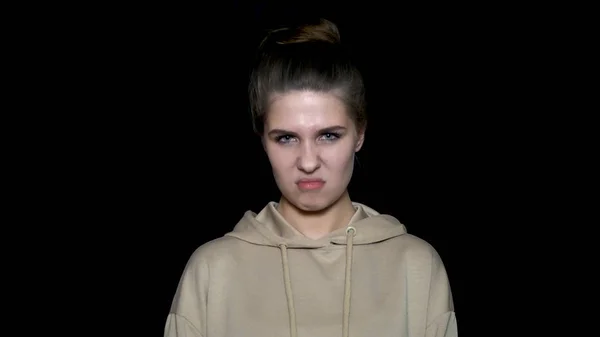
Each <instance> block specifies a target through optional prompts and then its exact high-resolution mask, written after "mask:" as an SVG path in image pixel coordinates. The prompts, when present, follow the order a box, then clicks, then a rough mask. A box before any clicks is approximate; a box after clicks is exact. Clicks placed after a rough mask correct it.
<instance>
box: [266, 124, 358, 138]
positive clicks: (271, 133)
mask: <svg viewBox="0 0 600 337" xmlns="http://www.w3.org/2000/svg"><path fill="white" fill-rule="evenodd" d="M346 130H347V128H346V127H344V126H341V125H335V126H329V127H326V128H323V129H320V130H319V131H318V133H334V132H343V131H346ZM282 134H286V135H296V133H295V132H292V131H288V130H284V129H273V130H271V131H269V133H268V135H269V136H274V135H282Z"/></svg>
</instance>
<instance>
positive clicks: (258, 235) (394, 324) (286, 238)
mask: <svg viewBox="0 0 600 337" xmlns="http://www.w3.org/2000/svg"><path fill="white" fill-rule="evenodd" d="M354 206H355V208H356V210H357V211H356V213H355V214H354V216H353V218H352V220H351V221H350V224H349V225H348V227H347V228H343V229H340V230H337V231H334V232H332V233H331V234H330V235H329V236H327V237H325V238H322V239H319V240H312V239H309V238H307V237H305V236H303V235H302V234H301V233H300V232H298V231H297V230H296V229H295V228H294V227H292V226H291V225H290V224H288V223H287V222H286V221H285V220H284V219H283V217H282V216H281V215H280V214H279V213H278V211H277V209H276V207H277V204H276V203H274V202H271V203H269V204H268V205H267V206H266V207H265V208H264V209H263V210H262V211H261V212H260V213H259V214H258V215H257V214H255V213H252V212H250V211H248V212H246V214H244V216H243V218H242V219H241V220H240V221H239V223H238V224H237V225H236V226H235V228H234V229H233V231H232V232H230V233H228V234H226V235H225V236H224V237H222V238H219V239H216V240H213V241H211V242H208V243H206V244H204V245H202V246H201V247H199V248H198V249H197V250H196V251H195V252H194V253H193V254H192V256H191V257H190V259H189V262H188V264H187V266H186V267H185V270H184V272H183V275H182V277H181V280H180V283H179V286H178V288H177V291H176V294H175V297H174V300H173V304H172V307H171V312H170V313H169V315H168V317H167V320H166V326H165V332H164V336H165V337H200V336H201V337H288V336H289V337H335V336H342V337H348V336H352V337H401V336H406V337H408V336H410V337H420V336H424V337H425V336H426V337H434V336H435V337H441V336H445V337H450V336H457V325H456V318H455V315H454V308H453V303H452V294H451V291H450V286H449V283H448V278H447V275H446V270H445V268H444V265H443V263H442V261H441V259H440V257H439V255H438V254H437V252H436V251H435V250H434V248H433V247H432V246H431V245H429V244H428V243H426V242H425V241H423V240H421V239H419V238H417V237H415V236H413V235H410V234H407V233H406V230H405V227H404V225H402V224H401V223H400V222H398V220H396V219H395V218H393V217H391V216H389V215H381V214H379V213H377V212H376V211H374V210H373V209H371V208H369V207H367V206H365V205H362V204H359V203H354Z"/></svg>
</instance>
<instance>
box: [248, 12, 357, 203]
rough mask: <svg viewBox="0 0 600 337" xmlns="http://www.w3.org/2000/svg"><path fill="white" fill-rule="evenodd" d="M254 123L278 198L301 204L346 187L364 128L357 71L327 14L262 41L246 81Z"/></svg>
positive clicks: (331, 198)
mask: <svg viewBox="0 0 600 337" xmlns="http://www.w3.org/2000/svg"><path fill="white" fill-rule="evenodd" d="M250 103H251V107H252V116H253V123H254V130H255V131H256V132H257V133H258V134H259V135H260V136H261V138H262V141H263V144H264V148H265V151H266V153H267V156H268V157H269V161H270V163H271V167H272V169H273V173H274V176H275V181H276V183H277V185H278V187H279V189H280V191H281V192H282V195H283V197H284V198H285V199H286V200H287V201H288V202H290V203H291V204H293V205H294V206H296V207H298V208H299V209H302V210H306V211H316V210H321V209H324V208H326V207H329V206H330V205H332V204H333V203H335V202H336V201H337V200H338V199H339V198H340V197H341V196H342V195H343V194H344V192H346V189H347V186H348V183H349V182H350V179H351V176H352V172H353V168H354V154H355V152H357V151H359V150H360V148H361V147H362V144H363V140H364V133H365V128H366V116H365V95H364V86H363V81H362V78H361V75H360V73H359V71H358V70H357V69H356V67H355V66H354V65H353V64H352V62H351V60H350V58H349V57H348V55H347V53H346V51H345V49H344V48H343V47H342V46H341V44H340V36H339V32H338V29H337V27H336V26H335V25H334V24H333V23H331V22H329V21H326V20H320V22H318V23H316V24H307V25H303V26H299V27H292V28H285V29H279V30H276V31H273V32H271V33H270V34H269V35H268V36H267V37H266V38H265V39H264V40H263V42H262V43H261V45H260V49H259V59H258V62H257V64H256V66H255V68H254V69H253V72H252V76H251V82H250Z"/></svg>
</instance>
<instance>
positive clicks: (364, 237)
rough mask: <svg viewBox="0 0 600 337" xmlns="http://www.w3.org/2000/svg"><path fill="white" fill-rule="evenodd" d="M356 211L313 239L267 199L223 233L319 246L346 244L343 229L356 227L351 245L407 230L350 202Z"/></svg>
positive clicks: (271, 242) (251, 239) (298, 245)
mask: <svg viewBox="0 0 600 337" xmlns="http://www.w3.org/2000/svg"><path fill="white" fill-rule="evenodd" d="M352 204H353V206H354V208H355V209H356V212H355V213H354V215H353V216H352V218H351V219H350V221H349V223H348V225H347V226H346V227H344V228H340V229H337V230H335V231H333V232H331V233H329V234H328V235H327V236H325V237H323V238H321V239H318V240H314V239H310V238H308V237H306V236H304V235H303V234H302V233H300V232H299V231H298V230H297V229H296V228H294V227H293V226H292V225H290V224H289V223H288V222H287V221H286V220H285V219H284V218H283V216H282V215H281V213H279V211H277V205H278V204H277V203H276V202H269V203H268V204H267V205H266V206H265V207H264V208H263V209H262V210H261V211H260V213H258V214H255V213H253V212H252V211H247V212H246V213H245V214H244V216H243V217H242V219H241V220H240V221H239V222H238V224H237V225H236V226H235V228H234V229H233V231H232V232H230V233H228V234H226V236H231V237H235V238H238V239H240V240H244V241H247V242H250V243H254V244H259V245H268V246H278V245H280V244H285V245H286V246H288V247H289V248H319V247H325V246H328V245H331V244H340V245H345V244H346V229H347V228H348V226H352V227H354V228H355V230H356V234H355V237H354V244H355V245H361V244H370V243H376V242H379V241H383V240H386V239H389V238H392V237H395V236H399V235H402V234H405V233H406V228H405V227H404V225H403V224H401V223H400V222H399V221H398V220H397V219H396V218H394V217H392V216H389V215H382V214H379V213H378V212H377V211H375V210H374V209H372V208H369V207H368V206H366V205H363V204H360V203H356V202H353V203H352Z"/></svg>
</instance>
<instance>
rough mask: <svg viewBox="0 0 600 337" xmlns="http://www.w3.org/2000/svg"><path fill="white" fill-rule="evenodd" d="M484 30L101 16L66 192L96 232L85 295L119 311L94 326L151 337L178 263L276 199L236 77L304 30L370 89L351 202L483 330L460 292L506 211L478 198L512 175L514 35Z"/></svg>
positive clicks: (449, 24) (333, 9)
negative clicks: (412, 252)
mask: <svg viewBox="0 0 600 337" xmlns="http://www.w3.org/2000/svg"><path fill="white" fill-rule="evenodd" d="M498 15H499V14H498V12H497V11H495V10H494V9H493V8H489V7H487V8H476V7H472V6H470V7H467V6H464V7H461V6H459V5H439V4H438V5H433V4H431V5H430V4H423V5H421V6H415V5H408V6H407V5H399V6H392V5H391V4H390V5H389V6H387V7H380V6H376V5H369V4H367V5H365V4H356V6H351V5H348V4H345V5H343V6H341V5H336V4H331V5H324V4H323V3H319V4H311V3H310V2H290V3H287V4H283V5H282V4H278V5H275V4H270V3H266V2H258V1H254V2H243V3H242V2H233V1H230V2H222V3H221V4H219V5H217V6H215V5H214V4H210V5H209V4H208V3H206V4H205V5H195V6H193V7H192V6H190V7H186V6H182V7H178V6H176V5H173V4H171V5H169V6H166V5H162V4H143V5H142V4H140V5H139V7H135V6H131V7H129V6H128V7H127V8H122V9H121V10H119V9H114V11H113V12H112V13H111V15H110V16H107V19H106V20H104V21H101V22H102V24H101V25H99V26H97V27H96V29H95V31H94V32H93V33H92V34H90V37H88V38H89V39H90V41H91V43H90V45H91V46H92V48H91V49H90V50H88V51H87V52H89V53H90V55H92V54H93V58H92V59H93V60H94V62H93V63H92V64H89V66H90V67H91V69H93V70H92V71H93V74H94V76H96V78H97V79H98V81H97V83H96V84H95V85H94V90H93V92H89V93H88V94H87V95H89V96H90V97H93V101H92V102H93V104H92V105H93V106H92V108H91V109H88V112H87V115H86V116H85V120H86V121H87V122H88V123H89V129H85V128H83V129H80V131H79V132H81V134H82V136H84V137H86V139H88V138H91V139H93V142H92V143H91V144H86V149H85V152H86V154H87V158H89V161H88V162H86V163H85V168H89V169H90V170H89V171H86V172H90V173H89V175H88V176H87V177H86V179H87V180H86V181H87V183H86V184H82V185H81V187H80V188H81V189H82V190H87V191H89V189H90V188H91V189H92V191H93V193H95V196H94V197H93V201H90V202H89V203H87V204H86V202H85V201H84V202H82V203H83V204H84V205H87V206H85V207H87V210H88V214H90V212H92V213H91V214H93V216H92V219H93V220H94V222H93V225H92V226H88V230H92V231H93V234H92V235H91V236H90V239H89V240H90V241H92V240H94V239H92V237H96V238H97V239H98V240H101V241H102V242H101V244H100V247H102V248H100V249H98V248H96V247H97V246H96V245H94V248H89V247H88V248H87V252H91V251H93V252H91V253H90V254H89V255H90V256H91V255H94V256H98V257H100V259H99V260H98V261H101V262H99V265H98V268H99V269H98V270H97V271H92V274H91V276H89V277H90V278H89V280H90V281H92V282H94V283H97V282H99V283H100V284H102V286H101V287H99V288H98V293H97V296H98V297H99V298H100V300H105V299H102V297H103V296H104V295H108V293H110V294H111V295H115V296H116V299H114V300H113V301H112V302H111V304H110V307H111V309H109V311H108V312H109V313H112V314H114V315H116V314H119V315H123V316H124V317H127V316H128V315H131V317H136V318H135V319H131V320H133V323H134V326H138V327H139V329H140V330H141V329H144V330H146V329H148V330H152V331H153V332H152V335H154V334H156V335H161V334H162V329H163V327H164V322H165V318H166V315H167V313H168V310H169V306H170V304H171V301H172V298H173V295H174V293H175V289H176V286H177V283H178V281H179V277H180V276H181V272H182V271H183V268H184V266H185V263H186V262H187V259H188V258H189V256H190V254H191V253H192V252H193V251H194V250H195V249H196V248H197V247H198V246H200V245H201V244H203V243H205V242H206V241H209V240H212V239H214V238H217V237H220V236H222V235H223V234H225V233H226V232H228V231H230V230H231V229H232V228H233V226H234V225H235V224H236V223H237V221H238V220H239V219H240V217H241V216H242V215H243V213H244V212H245V211H246V210H253V211H260V209H262V207H264V205H265V204H266V203H267V202H268V201H271V200H277V199H278V191H277V188H276V186H275V184H274V181H273V178H272V175H271V172H270V167H269V163H268V161H267V158H266V156H265V154H264V153H263V150H262V148H261V145H260V141H259V139H258V138H257V137H256V136H255V135H254V134H253V132H252V126H251V122H250V116H249V109H248V101H247V96H246V92H247V91H246V90H247V80H248V76H247V75H248V70H249V68H248V67H249V65H250V61H251V57H252V53H253V52H254V50H255V47H256V45H257V43H258V42H259V41H260V38H261V37H262V34H263V33H264V31H265V29H267V28H271V27H273V26H277V25H279V24H286V23H288V22H290V21H294V20H301V19H302V18H304V17H307V16H310V17H315V16H316V17H325V18H327V19H330V20H332V21H334V22H335V23H336V24H337V25H338V27H339V29H340V32H341V39H342V42H343V43H344V44H346V45H348V46H349V47H350V48H351V49H352V51H353V52H354V54H355V57H356V59H357V61H358V64H359V66H360V67H361V70H362V71H363V73H364V77H365V81H366V85H367V98H368V103H369V106H368V114H369V121H368V129H367V133H366V141H365V145H364V147H363V149H362V150H361V151H360V152H359V154H358V160H359V163H360V164H359V165H358V166H357V167H356V171H355V175H354V177H353V180H352V182H351V184H350V194H351V197H352V199H353V200H354V201H357V202H361V203H364V204H367V205H369V206H370V207H372V208H374V209H376V210H377V211H379V212H380V213H388V214H391V215H393V216H395V217H397V218H398V219H399V220H400V221H401V222H403V223H404V224H405V225H406V226H407V229H408V231H409V232H410V233H412V234H414V235H417V236H419V237H421V238H423V239H425V240H427V241H428V242H430V243H431V244H432V245H433V246H434V247H435V248H436V249H437V250H438V252H439V253H440V255H441V257H442V259H443V261H444V263H445V264H446V268H447V271H448V274H449V277H450V282H451V286H452V290H453V293H454V300H455V306H456V311H457V317H458V321H459V330H462V331H461V334H462V333H467V334H468V332H469V331H470V329H472V326H473V325H474V324H481V323H482V322H481V321H479V322H475V320H474V319H473V318H472V317H473V316H472V315H474V314H475V312H476V311H478V310H479V308H473V307H469V306H468V305H467V304H466V297H467V289H466V288H467V286H466V285H467V283H469V284H472V283H477V284H479V287H483V288H487V287H488V281H489V280H490V278H489V276H487V275H484V274H482V272H483V270H482V268H483V264H484V263H480V262H478V261H477V260H478V259H481V258H484V259H489V258H490V256H491V255H494V254H495V252H492V253H490V251H491V249H490V251H484V250H481V246H482V245H483V246H485V245H488V244H491V242H492V241H493V240H497V233H496V228H498V227H497V226H498V225H499V224H501V223H502V221H503V219H502V212H503V209H502V207H507V208H512V207H514V206H515V205H513V204H511V203H510V202H509V203H508V204H503V203H501V206H500V207H498V203H497V201H498V200H502V199H503V198H504V197H503V196H502V193H501V192H500V193H495V192H494V193H490V192H489V191H490V190H493V189H495V188H498V187H502V188H505V187H506V186H503V185H505V183H506V184H507V183H508V181H509V177H510V174H508V173H510V172H511V170H513V167H512V166H511V165H512V164H511V163H512V162H509V161H505V160H504V158H505V156H506V153H504V151H505V150H504V148H503V146H504V145H506V142H510V141H511V140H510V139H511V138H510V132H509V136H508V137H506V134H505V133H504V132H505V128H504V127H505V126H506V125H512V124H511V123H513V122H514V120H515V119H514V116H512V115H511V111H514V109H513V108H514V106H515V100H516V99H518V97H519V96H520V95H521V94H520V93H519V91H518V90H517V89H514V87H513V86H509V85H507V83H508V82H510V81H512V79H511V74H512V72H513V65H514V61H513V58H514V52H515V48H517V47H514V45H513V48H504V47H503V46H504V44H505V43H506V40H505V39H506V35H505V33H506V32H507V31H508V30H510V27H511V24H510V22H506V21H504V20H503V19H502V18H499V17H498ZM109 18H110V19H109ZM490 22H495V23H496V24H490ZM513 43H517V44H518V43H519V42H516V41H513ZM94 45H95V47H94ZM84 92H85V90H84ZM86 102H87V103H86V104H88V106H89V102H90V100H89V99H88V100H87V101H86ZM82 119H83V117H82ZM513 126H514V125H513ZM90 135H92V136H90ZM513 135H514V133H513ZM82 165H83V164H82ZM499 171H500V172H504V174H498V173H497V172H499ZM507 172H508V173H507ZM87 193H88V192H86V194H87ZM492 205H493V209H492ZM502 205H504V206H502ZM85 207H84V209H85ZM500 226H501V225H500ZM484 252H485V253H484ZM488 253H489V254H488ZM488 255H489V256H488ZM108 257H110V259H109V258H108ZM100 270H102V271H100ZM473 273H479V274H478V275H477V276H476V277H473ZM102 289H105V290H104V291H103V290H102ZM108 289H111V290H110V291H108ZM116 294H119V295H116ZM478 295H479V296H480V297H489V296H495V295H493V294H492V292H491V291H490V290H489V289H487V290H484V292H478ZM111 298H112V296H111ZM109 317H110V316H109ZM108 320H110V318H108ZM126 320H127V318H126ZM485 322H487V321H484V322H483V324H484V325H485V324H486V323H485ZM133 329H134V330H136V328H133Z"/></svg>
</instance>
